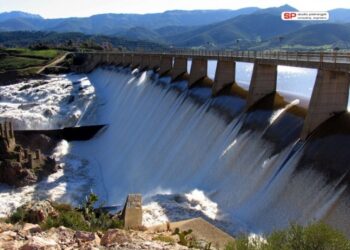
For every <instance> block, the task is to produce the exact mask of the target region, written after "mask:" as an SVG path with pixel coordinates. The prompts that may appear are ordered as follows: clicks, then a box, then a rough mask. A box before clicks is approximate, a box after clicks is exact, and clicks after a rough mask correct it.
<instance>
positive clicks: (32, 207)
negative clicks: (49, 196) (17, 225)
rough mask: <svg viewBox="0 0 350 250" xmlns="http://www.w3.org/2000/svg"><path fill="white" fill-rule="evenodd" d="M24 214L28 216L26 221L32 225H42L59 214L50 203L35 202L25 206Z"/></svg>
mask: <svg viewBox="0 0 350 250" xmlns="http://www.w3.org/2000/svg"><path fill="white" fill-rule="evenodd" d="M22 209H23V212H24V214H25V215H26V218H25V220H26V221H28V222H31V223H41V222H43V221H45V220H46V219H47V218H48V217H49V216H51V217H56V216H58V213H57V212H56V210H55V209H54V208H53V207H52V205H51V203H50V202H49V201H46V200H44V201H33V202H29V203H27V204H25V205H24V206H23V207H22Z"/></svg>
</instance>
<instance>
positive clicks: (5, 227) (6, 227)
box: [0, 222, 13, 233]
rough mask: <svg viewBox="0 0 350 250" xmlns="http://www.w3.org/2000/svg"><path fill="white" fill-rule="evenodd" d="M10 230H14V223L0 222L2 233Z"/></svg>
mask: <svg viewBox="0 0 350 250" xmlns="http://www.w3.org/2000/svg"><path fill="white" fill-rule="evenodd" d="M10 230H13V225H12V224H8V223H3V222H0V233H2V232H5V231H10Z"/></svg>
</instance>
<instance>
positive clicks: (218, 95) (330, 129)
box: [0, 52, 350, 235]
mask: <svg viewBox="0 0 350 250" xmlns="http://www.w3.org/2000/svg"><path fill="white" fill-rule="evenodd" d="M186 53H187V52H186ZM76 56H77V57H78V58H79V57H80V58H82V59H83V60H81V63H78V64H75V65H73V67H72V69H73V70H74V71H76V72H77V74H69V75H62V76H60V78H59V79H56V78H55V79H54V80H52V81H56V82H55V84H52V85H51V84H50V83H48V85H47V86H52V88H53V90H55V91H56V89H58V90H57V91H56V92H55V93H57V96H58V95H59V93H60V91H62V90H61V88H58V87H57V86H59V85H60V82H65V83H64V85H63V84H62V89H65V88H66V86H67V85H69V82H70V83H71V85H72V86H73V87H72V90H71V93H74V96H75V100H74V102H73V104H74V105H71V104H69V102H68V101H67V98H62V99H59V101H58V102H56V103H58V104H59V105H61V109H63V110H66V111H67V110H68V111H69V112H71V113H74V114H78V115H75V116H74V117H76V118H75V119H73V118H72V119H71V120H70V121H69V122H70V123H71V124H73V125H77V126H79V125H92V124H107V126H106V127H105V128H103V129H102V130H101V131H100V132H99V133H98V134H97V135H96V136H95V137H94V138H92V139H91V140H89V141H73V142H69V143H68V142H64V143H62V145H61V146H62V148H64V150H62V152H63V153H62V152H61V153H62V158H61V159H62V161H63V162H65V164H67V166H69V164H72V165H74V164H78V166H79V167H81V166H84V167H85V168H86V169H87V170H88V172H90V174H89V176H88V177H89V180H91V182H87V183H86V182H85V183H83V184H82V185H81V186H79V187H78V185H77V184H76V183H74V182H68V181H67V182H64V178H68V177H67V176H69V172H70V171H72V173H73V174H72V176H71V178H73V177H74V178H79V177H80V176H82V177H84V178H85V179H88V178H87V177H86V176H85V173H81V174H79V175H78V174H75V172H74V171H73V170H74V168H72V170H69V171H68V170H66V172H65V173H64V174H63V176H62V177H60V178H57V179H55V180H47V181H46V182H45V183H42V184H40V185H41V186H45V185H46V186H49V188H50V189H49V190H50V191H51V190H54V189H55V188H57V187H59V188H60V190H63V191H65V192H66V193H69V192H71V193H73V195H72V197H69V199H73V198H74V196H76V197H75V198H77V197H79V195H82V194H84V193H86V192H89V191H90V189H93V191H94V192H96V193H97V194H98V195H99V196H100V197H101V199H102V200H103V201H105V202H106V205H110V206H113V205H118V204H121V203H122V201H123V200H124V198H125V196H126V195H127V194H128V193H142V194H143V196H144V198H145V202H144V204H143V205H144V223H145V224H146V225H154V224H157V223H160V222H165V221H167V220H172V221H176V220H180V219H187V218H193V217H203V218H205V219H206V220H208V221H210V222H212V223H214V224H215V225H217V226H219V227H220V228H222V229H223V230H225V231H226V232H229V233H231V234H233V235H237V234H239V233H240V232H254V233H268V232H271V231H272V230H274V229H276V228H284V227H286V226H288V224H289V223H291V222H296V223H300V224H307V223H310V222H312V221H314V220H317V221H318V220H324V221H326V222H327V223H329V224H331V225H332V226H334V227H336V228H338V229H341V230H342V231H344V232H345V233H347V234H348V232H349V229H350V228H349V225H348V223H347V221H348V220H347V219H348V218H349V186H348V184H349V171H348V170H349V163H348V162H349V160H350V159H349V156H348V153H347V149H348V147H349V146H350V137H349V135H350V133H349V132H350V129H349V124H350V119H349V115H348V113H347V112H346V111H347V106H348V89H349V86H348V84H349V78H348V73H347V67H349V65H348V63H347V62H346V61H342V60H343V59H337V60H338V61H337V62H335V61H334V60H333V57H332V58H330V55H324V56H325V60H324V62H322V63H321V62H320V60H319V58H315V57H314V56H310V55H309V59H310V60H311V61H313V62H311V63H310V68H312V69H315V70H314V71H307V70H305V69H304V68H305V67H307V63H306V62H304V61H305V60H307V56H306V55H303V54H300V55H298V56H297V57H299V58H298V61H301V64H300V67H303V69H300V71H298V70H296V71H293V72H292V73H291V74H300V75H299V78H298V79H297V81H300V82H301V84H304V82H303V79H305V78H307V77H308V79H309V78H310V79H313V81H314V83H315V84H314V88H313V89H312V88H311V90H310V96H311V99H310V101H309V104H308V106H309V107H307V105H306V107H301V106H300V105H299V100H298V98H296V97H292V98H291V99H288V98H287V97H286V96H283V95H282V94H281V93H279V92H278V91H277V88H278V86H277V85H278V79H280V78H279V76H278V74H280V73H281V70H279V69H281V68H278V67H279V66H278V65H285V66H297V64H296V62H295V59H296V58H295V55H288V58H289V59H288V60H287V59H286V55H266V56H267V57H268V58H266V59H263V58H261V59H259V57H261V56H262V55H259V54H258V55H252V56H255V58H257V59H255V60H252V59H251V58H250V57H244V56H242V58H246V59H240V60H238V57H239V58H241V56H240V55H239V56H237V57H236V56H235V55H232V57H231V55H222V56H218V55H193V54H192V55H185V53H182V54H181V53H178V54H175V55H169V54H165V55H159V54H147V53H138V54H137V53H115V54H113V53H82V54H76ZM273 56H276V58H280V59H278V60H277V59H276V60H275V61H274V62H275V63H274V64H268V63H267V62H271V60H273ZM233 59H235V60H233ZM265 60H270V61H265ZM331 60H332V61H331ZM213 61H215V62H214V63H213ZM282 61H285V63H282ZM288 61H291V62H288ZM241 62H244V63H251V64H250V67H251V75H250V76H249V77H246V74H247V72H246V71H243V70H242V68H244V67H248V66H247V65H245V64H242V63H241ZM252 63H254V64H252ZM213 64H214V65H215V67H214V68H215V70H211V72H209V68H210V67H211V66H212V65H213ZM242 65H243V66H242ZM315 65H317V66H315ZM338 65H339V67H338ZM304 71H305V72H307V73H305V74H304V73H300V72H304ZM213 72H214V73H213ZM298 72H299V73H298ZM307 74H310V75H312V76H311V77H310V76H307ZM241 77H243V78H245V77H246V78H247V79H249V80H247V81H249V82H248V86H247V88H243V87H242V86H241V85H240V84H239V83H240V80H241ZM284 81H285V82H286V83H287V84H288V81H291V80H290V79H289V78H287V77H286V78H284ZM54 86H55V87H54ZM55 88H56V89H55ZM46 89H49V88H48V87H46ZM68 89H69V88H68ZM1 90H2V91H5V88H3V89H1ZM25 91H30V90H25ZM40 91H45V89H41V90H40ZM84 91H85V92H84ZM29 93H31V94H33V95H34V94H35V92H34V91H32V92H29ZM7 98H8V99H9V100H10V98H16V97H15V96H9V97H7ZM16 100H17V99H16ZM289 100H290V101H289ZM78 101H79V102H78ZM63 104H64V105H66V106H67V107H66V106H63ZM45 105H48V102H43V103H41V104H40V105H39V106H40V107H44V106H45ZM39 106H37V109H36V110H37V113H38V114H41V113H42V114H44V112H42V111H40V109H38V107H39ZM62 106H63V107H64V108H62ZM71 106H76V107H79V112H77V110H74V111H70V109H69V108H68V107H71ZM43 110H44V109H43ZM68 111H67V112H68ZM43 117H45V116H43ZM72 117H73V116H72ZM43 119H44V118H43ZM18 120H19V121H21V122H22V123H21V122H19V123H18V124H19V125H21V126H22V127H26V128H27V129H32V128H33V127H32V124H34V123H31V122H27V123H26V121H25V119H20V118H19V119H18ZM33 120H34V118H33ZM44 121H47V124H48V125H47V127H55V126H57V125H59V124H61V123H63V122H68V121H62V119H61V120H59V122H56V121H55V119H53V118H51V119H47V120H44ZM63 146H64V147H63ZM79 164H80V165H79ZM65 175H66V177H65ZM63 184H64V185H63ZM46 186H45V187H46ZM47 193H48V195H50V192H47ZM51 193H52V192H51ZM55 195H56V196H55ZM55 195H53V196H54V197H56V198H57V199H59V200H60V199H63V200H65V199H68V198H67V197H66V196H65V195H63V194H62V192H61V193H59V195H58V194H57V193H56V194H55ZM0 198H1V197H0ZM69 199H68V200H69Z"/></svg>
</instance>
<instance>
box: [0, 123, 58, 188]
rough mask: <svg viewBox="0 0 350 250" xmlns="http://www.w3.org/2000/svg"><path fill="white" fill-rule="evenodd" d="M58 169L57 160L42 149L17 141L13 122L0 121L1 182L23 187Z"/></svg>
mask: <svg viewBox="0 0 350 250" xmlns="http://www.w3.org/2000/svg"><path fill="white" fill-rule="evenodd" d="M56 171H57V167H56V164H55V161H54V160H53V159H52V158H50V157H46V156H45V155H44V154H42V153H41V150H40V149H36V150H33V149H30V148H23V147H22V146H21V145H19V144H17V143H16V139H15V134H14V131H13V126H12V123H11V122H4V123H0V182H2V183H6V184H9V185H11V186H16V187H21V186H25V185H29V184H33V183H35V182H36V181H37V180H38V179H40V178H41V177H43V176H46V175H48V174H49V173H53V172H56Z"/></svg>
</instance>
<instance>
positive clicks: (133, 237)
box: [0, 222, 214, 250]
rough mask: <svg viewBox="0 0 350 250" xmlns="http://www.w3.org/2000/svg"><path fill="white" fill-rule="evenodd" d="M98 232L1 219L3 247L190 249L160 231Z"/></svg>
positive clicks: (27, 249)
mask: <svg viewBox="0 0 350 250" xmlns="http://www.w3.org/2000/svg"><path fill="white" fill-rule="evenodd" d="M2 229H4V231H1V230H2ZM99 234H101V237H102V238H101V240H100V236H98V234H97V233H94V232H84V231H74V230H71V229H69V228H66V227H63V226H61V227H58V228H51V229H49V230H47V231H43V230H41V228H40V226H39V225H36V224H24V225H11V226H9V224H5V223H1V222H0V249H20V250H39V249H40V250H61V249H124V250H135V249H154V250H157V249H159V250H183V249H188V248H187V247H184V246H181V245H179V244H177V243H174V242H165V241H161V240H158V239H161V237H157V236H158V234H157V233H150V232H140V231H130V230H128V231H124V230H120V229H116V230H114V229H113V230H109V231H107V232H105V233H99ZM169 237H170V236H169ZM213 249H214V248H213Z"/></svg>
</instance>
